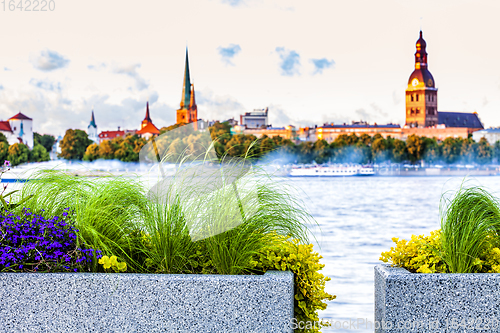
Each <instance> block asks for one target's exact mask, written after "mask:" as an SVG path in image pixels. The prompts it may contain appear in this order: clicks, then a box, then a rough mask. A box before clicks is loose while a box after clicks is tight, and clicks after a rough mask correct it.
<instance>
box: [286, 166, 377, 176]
mask: <svg viewBox="0 0 500 333" xmlns="http://www.w3.org/2000/svg"><path fill="white" fill-rule="evenodd" d="M374 174H375V170H374V169H373V167H370V166H365V165H360V164H330V165H317V164H313V165H294V166H292V168H291V169H290V172H289V174H288V175H289V176H291V177H352V176H373V175H374Z"/></svg>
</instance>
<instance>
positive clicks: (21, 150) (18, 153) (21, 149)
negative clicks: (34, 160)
mask: <svg viewBox="0 0 500 333" xmlns="http://www.w3.org/2000/svg"><path fill="white" fill-rule="evenodd" d="M7 159H8V160H9V161H10V163H11V165H12V166H15V165H19V164H22V163H26V162H28V160H29V149H28V146H26V145H25V144H23V143H14V144H13V145H12V146H10V147H9V155H8V157H7Z"/></svg>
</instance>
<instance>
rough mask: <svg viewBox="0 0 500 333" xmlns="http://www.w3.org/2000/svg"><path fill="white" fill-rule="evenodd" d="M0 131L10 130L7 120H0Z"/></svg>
mask: <svg viewBox="0 0 500 333" xmlns="http://www.w3.org/2000/svg"><path fill="white" fill-rule="evenodd" d="M0 131H7V132H12V128H11V127H10V123H9V122H8V121H0Z"/></svg>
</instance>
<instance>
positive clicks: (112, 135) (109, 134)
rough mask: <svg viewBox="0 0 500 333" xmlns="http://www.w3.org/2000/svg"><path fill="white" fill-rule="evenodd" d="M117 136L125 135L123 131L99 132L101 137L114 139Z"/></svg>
mask: <svg viewBox="0 0 500 333" xmlns="http://www.w3.org/2000/svg"><path fill="white" fill-rule="evenodd" d="M117 136H125V131H102V132H101V133H99V138H101V139H114V138H116V137H117Z"/></svg>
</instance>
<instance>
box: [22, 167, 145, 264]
mask: <svg viewBox="0 0 500 333" xmlns="http://www.w3.org/2000/svg"><path fill="white" fill-rule="evenodd" d="M19 198H20V199H22V200H25V202H24V206H26V207H27V208H30V209H31V210H32V211H33V212H36V213H38V214H40V215H43V216H46V217H47V216H58V215H61V214H62V213H63V211H64V208H65V207H71V208H72V209H73V210H74V216H75V226H76V227H77V228H78V229H79V233H78V235H79V239H78V242H79V243H82V244H83V243H84V244H87V245H88V246H90V247H92V248H95V249H99V250H101V251H102V252H103V254H104V255H113V254H114V255H117V256H119V257H120V258H124V259H125V260H127V262H128V263H129V265H130V266H131V267H132V268H134V269H136V270H139V271H140V270H141V267H142V266H141V265H140V264H139V263H138V258H139V256H140V253H141V251H142V248H141V247H140V245H141V242H140V233H139V231H138V227H137V224H138V223H137V222H138V219H139V218H140V217H141V215H142V212H143V211H144V208H145V204H146V197H145V194H144V189H143V186H142V184H141V183H140V182H139V181H138V180H134V179H125V178H123V177H101V178H100V179H97V180H96V179H91V178H86V177H74V176H72V175H70V174H66V173H64V172H61V171H55V170H43V171H39V172H37V173H35V174H34V175H33V179H31V180H30V181H28V182H27V183H25V184H24V186H23V188H22V190H21V192H20V195H19ZM25 198H29V199H25ZM42 207H43V209H44V210H43V211H42V210H41V208H42ZM93 263H94V269H97V260H94V262H93Z"/></svg>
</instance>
